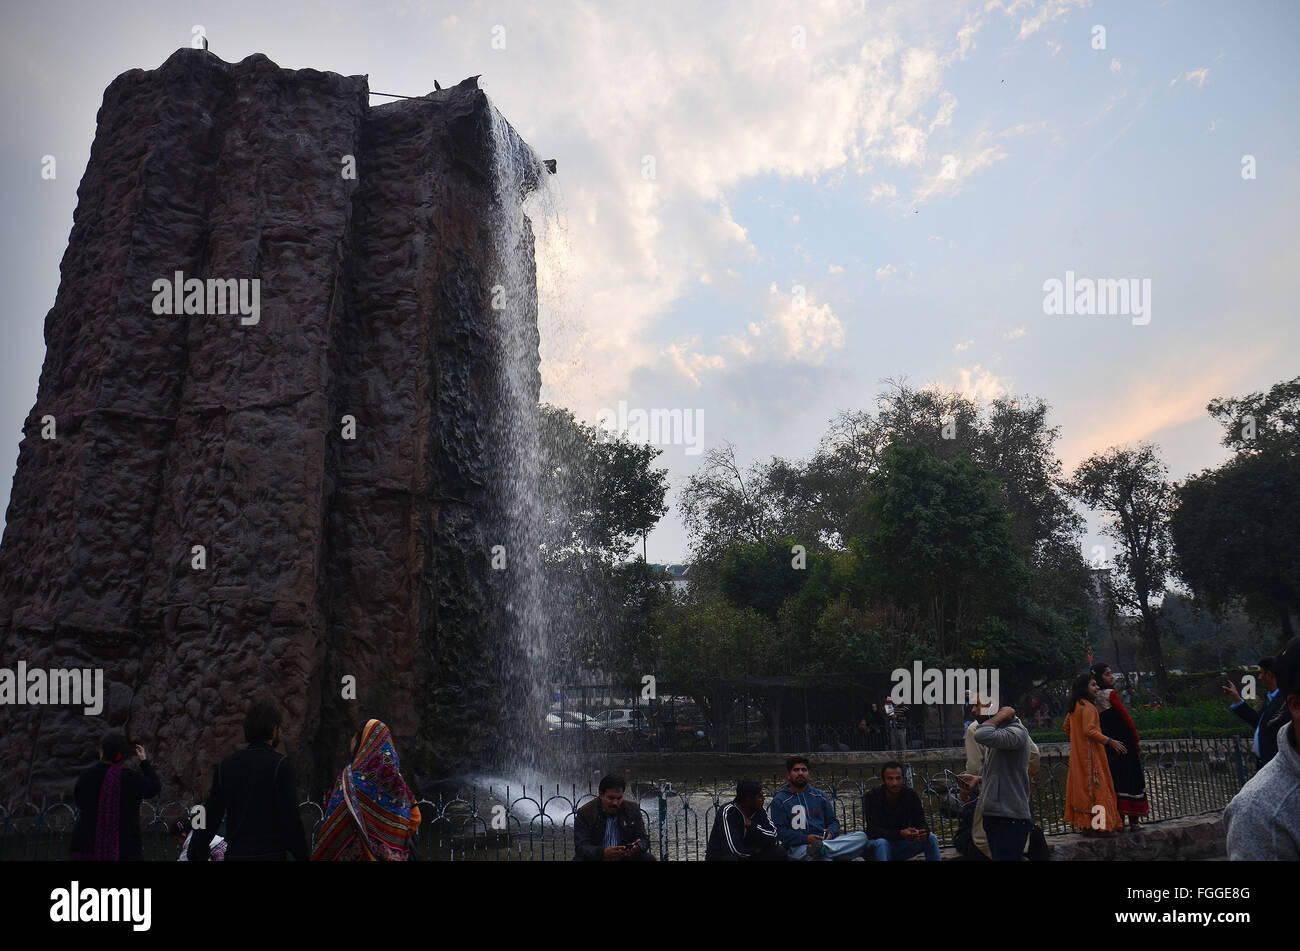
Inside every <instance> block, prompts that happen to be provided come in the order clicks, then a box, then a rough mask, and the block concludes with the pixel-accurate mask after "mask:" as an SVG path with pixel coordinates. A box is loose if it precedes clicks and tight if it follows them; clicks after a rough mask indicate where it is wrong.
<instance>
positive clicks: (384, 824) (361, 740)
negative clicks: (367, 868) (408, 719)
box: [311, 720, 420, 862]
mask: <svg viewBox="0 0 1300 951" xmlns="http://www.w3.org/2000/svg"><path fill="white" fill-rule="evenodd" d="M419 828H420V810H419V807H417V806H416V805H415V794H414V793H413V792H412V791H411V787H410V786H408V785H407V784H406V782H405V781H404V780H403V779H402V772H401V764H400V763H399V762H398V759H397V750H396V749H394V748H393V737H392V734H391V733H390V732H389V730H388V727H386V726H384V724H383V723H381V722H380V721H378V720H367V721H366V725H365V726H364V727H362V729H361V730H360V731H359V737H353V745H352V762H351V764H350V765H349V766H348V767H347V768H346V769H344V770H343V772H342V773H341V774H340V775H339V778H338V781H337V782H336V783H335V784H334V792H333V793H332V794H331V795H330V799H329V804H328V806H327V807H326V811H325V819H324V820H323V821H322V823H321V827H320V834H319V835H318V836H317V838H316V848H315V849H314V850H313V851H312V854H311V860H312V861H313V862H328V861H335V862H347V861H356V862H376V861H378V862H405V861H406V860H407V859H409V858H410V850H409V842H410V838H411V836H412V835H414V834H415V832H416V831H417V830H418V829H419Z"/></svg>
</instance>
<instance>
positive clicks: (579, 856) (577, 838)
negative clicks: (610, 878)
mask: <svg viewBox="0 0 1300 951" xmlns="http://www.w3.org/2000/svg"><path fill="white" fill-rule="evenodd" d="M625 789H627V782H626V781H625V780H624V779H623V778H622V777H621V776H606V777H605V778H604V779H602V780H601V781H600V790H599V792H600V796H599V798H597V799H593V800H591V802H588V803H584V804H583V805H581V806H579V807H578V811H577V812H575V813H574V814H573V860H574V861H575V862H653V861H654V858H655V857H654V856H653V855H651V854H650V839H649V837H648V836H647V835H646V832H645V821H644V820H643V819H642V818H641V807H640V806H638V805H637V804H636V803H635V802H633V801H632V800H631V799H624V798H623V791H624V790H625Z"/></svg>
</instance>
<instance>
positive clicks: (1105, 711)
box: [1092, 664, 1151, 830]
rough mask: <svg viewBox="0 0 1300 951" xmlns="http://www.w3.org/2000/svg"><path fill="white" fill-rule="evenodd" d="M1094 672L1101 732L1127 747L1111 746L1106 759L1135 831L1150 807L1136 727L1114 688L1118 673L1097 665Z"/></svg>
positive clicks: (1123, 811)
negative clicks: (1121, 750)
mask: <svg viewBox="0 0 1300 951" xmlns="http://www.w3.org/2000/svg"><path fill="white" fill-rule="evenodd" d="M1092 673H1093V677H1094V678H1095V679H1096V681H1097V713H1098V715H1099V717H1100V719H1101V731H1102V732H1103V733H1105V734H1106V735H1107V736H1113V737H1116V738H1117V739H1119V740H1120V742H1121V743H1123V745H1124V746H1125V747H1127V748H1128V752H1126V753H1120V752H1117V751H1116V750H1115V749H1113V748H1112V747H1109V746H1108V747H1106V759H1107V761H1108V762H1109V763H1110V776H1111V779H1113V780H1114V781H1115V799H1116V801H1118V803H1119V812H1120V817H1121V818H1123V817H1125V816H1127V817H1128V822H1129V828H1130V829H1134V830H1136V829H1137V825H1138V817H1139V816H1145V815H1146V814H1147V813H1148V812H1149V811H1150V808H1151V807H1150V805H1149V804H1148V803H1147V784H1146V777H1145V776H1143V775H1142V749H1141V747H1140V746H1139V744H1138V731H1137V727H1136V726H1134V725H1133V718H1132V717H1130V716H1129V715H1128V710H1127V709H1125V707H1124V701H1123V700H1121V699H1120V695H1119V691H1118V690H1116V689H1115V675H1114V674H1113V673H1112V672H1111V669H1110V665H1109V664H1097V665H1096V666H1094V667H1093V668H1092Z"/></svg>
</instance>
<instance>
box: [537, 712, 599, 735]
mask: <svg viewBox="0 0 1300 951" xmlns="http://www.w3.org/2000/svg"><path fill="white" fill-rule="evenodd" d="M600 728H601V727H600V724H599V723H597V722H596V720H595V719H594V718H592V717H589V716H587V715H586V714H585V713H579V712H578V711H577V710H561V711H559V712H557V713H548V714H546V730H547V732H548V733H558V732H560V731H563V730H599V729H600Z"/></svg>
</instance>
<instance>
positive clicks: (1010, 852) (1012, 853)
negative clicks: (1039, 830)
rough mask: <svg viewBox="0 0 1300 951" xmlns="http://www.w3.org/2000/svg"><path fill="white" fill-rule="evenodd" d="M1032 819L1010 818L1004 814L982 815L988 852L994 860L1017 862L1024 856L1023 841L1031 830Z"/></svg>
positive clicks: (1032, 825)
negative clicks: (987, 841)
mask: <svg viewBox="0 0 1300 951" xmlns="http://www.w3.org/2000/svg"><path fill="white" fill-rule="evenodd" d="M1033 828H1034V823H1033V820H1032V819H1010V818H1007V817H1005V816H988V815H986V816H985V817H984V834H985V835H986V836H987V837H988V840H989V853H990V854H991V855H992V856H993V861H995V862H1019V861H1021V860H1022V859H1024V857H1025V841H1026V840H1027V839H1028V838H1029V833H1030V832H1031V831H1033Z"/></svg>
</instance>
